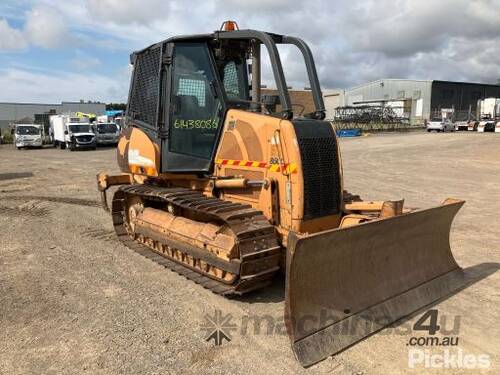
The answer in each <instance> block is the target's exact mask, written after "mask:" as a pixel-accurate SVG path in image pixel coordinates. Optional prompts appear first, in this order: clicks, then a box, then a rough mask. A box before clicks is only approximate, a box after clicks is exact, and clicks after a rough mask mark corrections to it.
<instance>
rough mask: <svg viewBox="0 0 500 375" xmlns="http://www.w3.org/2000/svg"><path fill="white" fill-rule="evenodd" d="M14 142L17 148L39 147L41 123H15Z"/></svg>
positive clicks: (41, 135) (41, 136) (40, 142)
mask: <svg viewBox="0 0 500 375" xmlns="http://www.w3.org/2000/svg"><path fill="white" fill-rule="evenodd" d="M14 143H15V145H16V147H17V149H18V150H20V149H21V148H28V147H38V148H41V147H42V145H43V125H38V124H16V125H15V127H14Z"/></svg>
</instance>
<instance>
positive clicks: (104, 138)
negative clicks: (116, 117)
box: [92, 122, 120, 146]
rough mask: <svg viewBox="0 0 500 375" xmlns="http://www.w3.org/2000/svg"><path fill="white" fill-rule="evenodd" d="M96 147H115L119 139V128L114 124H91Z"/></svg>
mask: <svg viewBox="0 0 500 375" xmlns="http://www.w3.org/2000/svg"><path fill="white" fill-rule="evenodd" d="M92 129H93V130H94V133H95V137H96V144H97V145H98V146H116V145H117V144H118V140H119V138H120V128H119V127H118V126H117V125H116V124H115V123H114V122H95V123H93V124H92Z"/></svg>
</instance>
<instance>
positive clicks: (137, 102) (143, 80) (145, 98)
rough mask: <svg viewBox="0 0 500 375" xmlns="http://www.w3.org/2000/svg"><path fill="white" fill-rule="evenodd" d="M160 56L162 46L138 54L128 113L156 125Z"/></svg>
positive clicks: (132, 116)
mask: <svg viewBox="0 0 500 375" xmlns="http://www.w3.org/2000/svg"><path fill="white" fill-rule="evenodd" d="M160 57H161V49H160V47H156V48H152V49H147V50H145V51H143V52H140V53H138V54H137V55H136V60H135V63H134V76H133V82H132V89H131V91H130V98H129V107H128V111H129V113H128V115H129V116H130V117H131V118H134V119H137V120H140V121H143V122H145V123H147V124H149V125H152V126H156V115H157V108H158V95H159V88H160V73H159V71H160Z"/></svg>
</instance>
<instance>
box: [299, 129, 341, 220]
mask: <svg viewBox="0 0 500 375" xmlns="http://www.w3.org/2000/svg"><path fill="white" fill-rule="evenodd" d="M293 125H294V128H295V134H296V136H297V141H298V144H299V148H300V157H301V159H302V169H303V175H304V220H309V219H314V218H318V217H322V216H328V215H335V214H338V213H340V210H341V202H340V188H341V181H340V175H339V171H340V168H339V157H338V153H337V139H336V138H335V134H334V132H333V129H332V126H331V125H330V123H328V122H325V121H319V120H294V121H293Z"/></svg>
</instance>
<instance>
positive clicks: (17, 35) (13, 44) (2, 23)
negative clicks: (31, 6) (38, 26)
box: [0, 18, 28, 51]
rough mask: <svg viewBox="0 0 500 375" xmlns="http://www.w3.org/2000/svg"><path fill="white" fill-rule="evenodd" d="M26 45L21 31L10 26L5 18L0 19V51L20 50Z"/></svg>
mask: <svg viewBox="0 0 500 375" xmlns="http://www.w3.org/2000/svg"><path fill="white" fill-rule="evenodd" d="M27 46H28V43H27V42H26V40H25V38H24V36H23V33H22V31H21V30H18V29H15V28H12V27H10V25H9V23H8V22H7V21H6V20H5V19H3V18H2V19H0V51H15V50H22V49H25V48H26V47H27Z"/></svg>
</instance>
